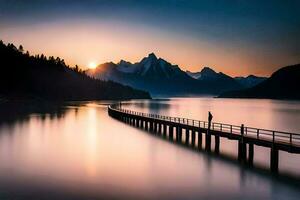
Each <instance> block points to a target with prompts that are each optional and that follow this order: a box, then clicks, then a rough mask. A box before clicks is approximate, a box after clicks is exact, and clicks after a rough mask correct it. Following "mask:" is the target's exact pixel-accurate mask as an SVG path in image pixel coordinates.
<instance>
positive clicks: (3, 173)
mask: <svg viewBox="0 0 300 200" xmlns="http://www.w3.org/2000/svg"><path fill="white" fill-rule="evenodd" d="M109 103H112V102H105V101H103V102H101V101H95V102H70V103H68V104H65V105H63V106H55V107H50V108H48V106H42V107H41V106H39V105H36V106H34V105H33V106H29V107H30V108H27V107H28V106H27V105H26V106H18V107H15V106H3V107H5V108H4V110H5V112H1V118H0V199H97V198H98V199H99V198H102V199H223V200H224V199H239V198H240V199H299V197H300V189H299V187H297V185H299V184H300V182H299V181H298V180H300V170H299V166H300V155H296V154H288V153H285V152H280V153H279V170H280V173H282V174H283V175H284V177H285V175H288V176H292V177H294V178H295V179H291V180H290V179H288V178H284V179H279V178H276V177H273V176H271V175H270V174H269V173H268V172H265V171H264V170H263V168H266V169H268V167H269V154H270V150H269V149H266V148H263V147H256V146H255V149H254V151H255V154H254V164H255V166H257V167H258V168H259V169H258V170H255V169H254V170H252V169H247V168H243V167H241V166H240V165H239V164H238V162H235V161H230V160H226V159H222V158H219V157H218V156H215V155H209V154H207V153H205V152H204V151H196V150H193V149H189V148H185V147H182V146H179V145H175V144H173V143H171V142H169V141H167V140H164V139H162V138H161V137H157V136H153V135H151V134H149V133H148V132H145V131H143V130H140V129H137V128H135V127H131V126H129V125H127V124H124V123H122V122H120V121H117V120H115V119H113V118H110V117H109V116H108V114H107V105H108V104H109ZM123 106H124V107H126V108H128V109H132V110H135V111H142V112H148V113H157V114H163V115H168V116H178V117H186V118H191V119H197V120H207V112H208V111H211V112H212V114H213V116H214V118H213V121H215V122H222V123H229V124H235V125H240V124H245V126H253V127H258V128H266V129H275V130H281V131H291V132H296V133H300V123H299V122H300V102H299V101H277V100H247V99H215V98H171V99H157V100H133V101H128V102H124V103H123ZM236 150H237V143H236V142H235V141H229V140H227V139H221V144H220V152H221V154H224V155H230V156H233V157H235V156H236V153H237V151H236Z"/></svg>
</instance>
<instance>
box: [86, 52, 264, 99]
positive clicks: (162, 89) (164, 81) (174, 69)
mask: <svg viewBox="0 0 300 200" xmlns="http://www.w3.org/2000/svg"><path fill="white" fill-rule="evenodd" d="M86 73H87V74H88V75H89V76H92V77H94V78H97V79H102V80H112V81H115V82H119V83H122V84H125V85H129V86H132V87H134V88H138V89H143V90H146V91H149V92H150V93H151V94H152V95H173V96H188V95H218V94H221V93H223V92H226V91H231V90H238V89H243V88H248V87H251V86H253V85H255V84H257V83H259V82H260V81H262V80H265V78H264V77H255V76H253V75H252V76H249V77H245V78H241V77H239V78H232V77H230V76H228V75H226V74H224V73H222V72H220V73H217V72H215V71H214V70H213V69H211V68H209V67H204V68H203V69H202V70H201V71H200V72H196V73H193V72H189V71H186V72H185V71H183V70H181V69H180V68H179V66H178V65H173V64H171V63H169V62H167V61H166V60H164V59H162V58H157V57H156V55H155V54H154V53H151V54H149V55H148V56H147V57H145V58H143V59H142V60H141V61H140V62H137V63H130V62H127V61H124V60H121V61H120V62H119V63H113V62H108V63H104V64H101V65H99V66H98V67H97V68H96V69H89V70H87V71H86Z"/></svg>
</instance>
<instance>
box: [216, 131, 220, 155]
mask: <svg viewBox="0 0 300 200" xmlns="http://www.w3.org/2000/svg"><path fill="white" fill-rule="evenodd" d="M219 152H220V136H219V135H215V153H216V154H219Z"/></svg>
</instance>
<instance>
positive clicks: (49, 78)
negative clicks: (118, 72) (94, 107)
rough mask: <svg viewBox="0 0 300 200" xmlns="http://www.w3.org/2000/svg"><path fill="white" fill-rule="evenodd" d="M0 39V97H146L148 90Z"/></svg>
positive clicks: (88, 98) (49, 98) (96, 98)
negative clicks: (102, 78) (98, 77)
mask: <svg viewBox="0 0 300 200" xmlns="http://www.w3.org/2000/svg"><path fill="white" fill-rule="evenodd" d="M23 51H24V50H23V47H22V46H20V47H19V49H17V48H16V47H15V46H14V45H13V44H8V45H5V44H3V42H2V41H0V66H1V73H0V96H2V97H3V96H4V97H11V98H42V99H47V100H100V99H131V98H150V95H149V93H147V92H144V91H140V90H135V89H133V88H131V87H128V86H123V85H121V84H119V83H114V82H112V81H100V80H96V79H93V78H91V77H89V76H87V75H85V74H84V73H83V72H82V71H81V70H79V69H78V67H77V66H76V67H75V68H70V67H69V66H66V65H65V63H64V60H61V59H60V58H54V57H49V58H46V57H45V56H44V55H37V56H30V55H29V53H28V52H26V53H23Z"/></svg>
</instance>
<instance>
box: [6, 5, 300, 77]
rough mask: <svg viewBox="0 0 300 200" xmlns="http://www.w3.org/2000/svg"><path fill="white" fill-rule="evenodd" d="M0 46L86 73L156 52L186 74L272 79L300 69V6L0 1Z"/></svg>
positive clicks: (136, 60) (134, 60)
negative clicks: (55, 58)
mask: <svg viewBox="0 0 300 200" xmlns="http://www.w3.org/2000/svg"><path fill="white" fill-rule="evenodd" d="M0 39H1V40H3V41H4V42H6V43H8V42H10V43H14V44H15V45H16V46H17V45H20V44H22V45H23V46H24V48H25V49H26V50H29V52H30V53H32V54H41V53H43V54H45V55H47V56H50V55H51V56H59V57H61V58H63V59H64V60H65V61H66V63H67V64H69V65H71V66H74V65H75V64H78V65H79V66H80V67H81V68H83V69H86V68H87V67H88V66H89V65H91V63H96V64H100V63H104V62H109V61H113V62H119V61H120V60H121V59H123V60H127V61H130V62H138V61H140V60H141V59H142V58H143V57H145V56H147V55H148V54H149V53H151V52H154V53H155V54H156V55H157V56H158V57H161V58H163V59H165V60H167V61H169V62H171V63H172V64H177V65H179V66H180V68H181V69H183V70H189V71H193V72H195V71H200V70H201V69H202V68H203V67H204V66H209V67H211V68H213V69H215V70H216V71H222V72H224V73H227V74H229V75H231V76H246V75H249V74H255V75H260V76H269V75H270V74H272V72H274V71H275V70H277V69H279V68H280V67H283V66H286V65H291V64H296V63H300V1H298V0H284V1H283V0H272V1H268V0H264V1H262V0H251V1H248V0H144V1H143V0H85V1H81V0H26V1H25V0H0Z"/></svg>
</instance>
